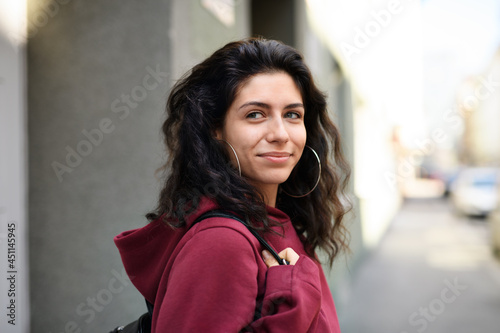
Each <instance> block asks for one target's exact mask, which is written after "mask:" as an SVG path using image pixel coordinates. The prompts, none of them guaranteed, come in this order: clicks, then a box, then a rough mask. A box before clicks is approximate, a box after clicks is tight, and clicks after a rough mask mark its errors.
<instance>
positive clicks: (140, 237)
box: [115, 39, 349, 333]
mask: <svg viewBox="0 0 500 333" xmlns="http://www.w3.org/2000/svg"><path fill="white" fill-rule="evenodd" d="M163 133H164V135H165V142H166V146H167V148H168V153H169V157H168V163H167V164H166V165H165V170H166V180H165V183H164V186H163V190H162V191H161V194H160V199H159V204H158V207H157V209H156V210H155V211H154V212H152V213H150V214H148V215H147V218H148V219H149V220H150V223H149V224H148V225H147V226H145V227H143V228H141V229H137V230H131V231H127V232H124V233H122V234H120V235H118V236H117V237H116V238H115V242H116V245H117V246H118V248H119V250H120V254H121V256H122V259H123V262H124V265H125V268H126V270H127V273H128V275H129V276H130V279H131V281H132V282H133V284H134V285H135V286H136V287H137V289H138V290H139V291H140V292H141V293H142V294H143V295H144V297H145V298H146V299H147V300H148V301H149V302H150V303H153V304H154V312H153V319H152V331H153V332H240V331H243V332H246V331H248V332H288V333H290V332H340V329H339V325H338V321H337V315H336V311H335V306H334V303H333V299H332V295H331V292H330V290H329V287H328V284H327V282H326V280H325V277H324V274H323V271H322V268H321V264H320V263H319V262H318V260H317V257H316V255H315V250H316V249H322V250H323V251H324V252H325V253H326V254H328V255H329V259H330V261H329V263H330V264H332V262H333V259H334V258H335V256H336V255H337V254H338V253H339V252H340V251H341V250H343V249H345V248H347V245H346V229H345V227H344V225H343V223H342V222H343V220H342V218H343V216H344V214H345V213H346V208H345V207H344V206H343V203H342V201H341V195H342V191H343V189H344V187H345V185H346V182H347V180H348V176H349V167H348V166H347V164H346V162H345V160H344V158H343V157H342V153H341V147H340V137H339V132H338V130H337V128H336V127H335V126H334V124H333V123H332V121H331V120H330V118H329V116H328V113H327V109H326V102H325V97H324V95H323V94H322V93H321V92H320V91H319V90H318V89H317V87H316V86H315V84H314V82H313V79H312V77H311V73H310V71H309V69H308V68H307V66H306V65H305V63H304V61H303V59H302V57H301V55H300V54H299V53H298V52H297V51H296V50H294V49H293V48H291V47H289V46H286V45H284V44H282V43H280V42H277V41H273V40H264V39H247V40H243V41H238V42H233V43H229V44H227V45H226V46H224V47H222V48H221V49H219V50H218V51H216V52H215V53H214V54H213V55H212V56H210V57H209V58H208V59H206V60H205V61H203V62H202V63H200V64H198V65H197V66H195V67H194V68H193V69H192V70H191V71H190V72H189V73H188V74H187V75H186V76H184V77H183V78H182V79H181V80H180V81H179V82H178V83H177V84H176V85H175V86H174V87H173V89H172V92H171V94H170V97H169V100H168V104H167V120H166V121H165V123H164V125H163ZM215 209H219V210H220V209H223V210H225V211H230V212H232V213H234V214H236V215H238V216H239V217H241V218H243V219H246V220H247V222H248V224H250V226H251V228H253V229H255V230H257V231H258V232H259V233H260V234H261V236H263V237H264V238H265V239H266V240H267V241H268V243H269V244H270V245H271V246H272V247H273V248H274V249H275V250H276V251H277V252H279V254H280V257H282V258H284V259H285V260H287V261H288V262H289V265H278V262H277V261H276V260H275V259H274V258H273V257H272V256H270V254H269V253H268V252H267V251H263V248H262V246H261V244H260V243H259V241H258V240H257V239H256V238H255V236H253V235H252V233H250V231H249V230H248V229H247V228H246V227H245V226H244V225H243V224H241V223H239V222H238V221H236V220H234V219H230V218H221V217H212V218H208V219H205V220H203V221H201V222H199V223H196V224H194V225H193V222H194V221H195V220H196V219H197V218H198V217H200V216H201V215H202V214H204V213H206V212H208V211H212V210H215Z"/></svg>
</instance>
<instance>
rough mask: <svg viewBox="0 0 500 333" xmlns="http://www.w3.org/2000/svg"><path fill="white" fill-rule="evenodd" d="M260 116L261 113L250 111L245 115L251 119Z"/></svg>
mask: <svg viewBox="0 0 500 333" xmlns="http://www.w3.org/2000/svg"><path fill="white" fill-rule="evenodd" d="M262 117H263V115H262V113H260V112H250V113H249V114H248V115H247V118H251V119H258V118H262Z"/></svg>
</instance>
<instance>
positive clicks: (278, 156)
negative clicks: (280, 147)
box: [258, 151, 292, 163]
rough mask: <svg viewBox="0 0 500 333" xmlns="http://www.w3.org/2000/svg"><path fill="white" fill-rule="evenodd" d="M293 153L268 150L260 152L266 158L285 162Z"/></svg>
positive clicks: (275, 161) (274, 161)
mask: <svg viewBox="0 0 500 333" xmlns="http://www.w3.org/2000/svg"><path fill="white" fill-rule="evenodd" d="M291 155H292V154H290V153H287V152H275V151H273V152H268V153H264V154H259V155H258V156H259V157H263V158H265V159H266V160H268V161H270V162H273V163H283V162H286V161H288V159H289V158H290V156H291Z"/></svg>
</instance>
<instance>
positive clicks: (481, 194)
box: [450, 167, 500, 216]
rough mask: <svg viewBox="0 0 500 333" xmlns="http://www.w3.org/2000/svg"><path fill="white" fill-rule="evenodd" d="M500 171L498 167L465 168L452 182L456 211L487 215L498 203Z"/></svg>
mask: <svg viewBox="0 0 500 333" xmlns="http://www.w3.org/2000/svg"><path fill="white" fill-rule="evenodd" d="M499 175H500V171H499V169H497V168H480V167H476V168H465V169H463V170H462V171H460V173H459V174H458V175H457V178H456V179H455V180H454V182H453V183H452V184H451V195H450V199H451V202H452V204H453V207H454V209H455V211H456V212H457V213H459V214H464V215H468V216H487V215H488V214H489V213H491V212H492V211H493V210H495V208H496V207H497V204H498V185H499Z"/></svg>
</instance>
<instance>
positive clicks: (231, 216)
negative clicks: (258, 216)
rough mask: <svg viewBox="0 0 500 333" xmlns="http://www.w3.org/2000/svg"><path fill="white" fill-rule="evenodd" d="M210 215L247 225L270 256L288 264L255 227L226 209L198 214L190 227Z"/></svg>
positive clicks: (280, 262)
mask: <svg viewBox="0 0 500 333" xmlns="http://www.w3.org/2000/svg"><path fill="white" fill-rule="evenodd" d="M210 217H224V218H228V219H233V220H236V221H238V222H240V223H241V224H243V225H244V226H245V227H247V229H248V230H249V231H250V232H251V233H252V235H254V236H255V238H257V240H258V241H259V243H260V244H262V246H263V247H264V248H265V249H266V250H268V251H269V252H270V253H271V254H272V256H273V257H274V259H276V261H277V262H278V263H279V264H280V265H288V262H287V261H286V260H285V259H283V258H280V256H279V255H278V253H276V251H275V250H274V249H273V248H272V246H271V245H269V243H268V242H266V240H265V239H264V238H262V236H261V235H259V233H258V232H257V231H256V230H255V229H253V228H252V227H250V225H249V224H248V223H247V222H245V221H243V220H242V219H241V218H239V217H238V216H236V215H234V214H233V213H230V212H227V211H222V210H211V211H208V212H206V213H204V214H202V215H200V216H199V217H198V218H197V219H196V220H195V221H194V222H193V224H191V227H192V226H193V225H195V224H196V223H198V222H200V221H202V220H205V219H208V218H210Z"/></svg>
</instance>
